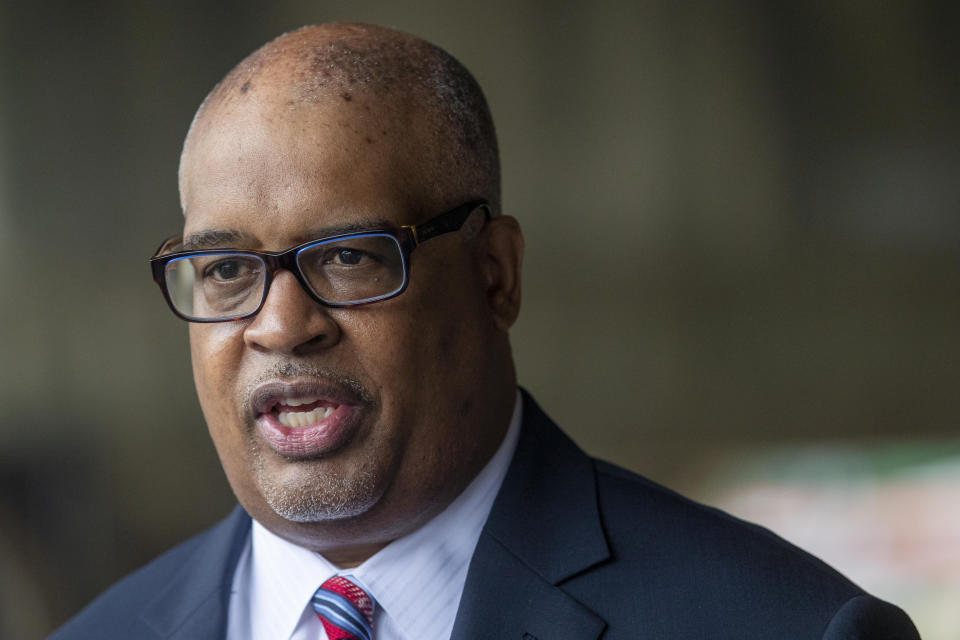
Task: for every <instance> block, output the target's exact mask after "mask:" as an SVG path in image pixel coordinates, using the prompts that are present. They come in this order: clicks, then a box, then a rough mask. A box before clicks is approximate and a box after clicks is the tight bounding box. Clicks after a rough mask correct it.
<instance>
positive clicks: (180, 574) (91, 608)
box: [50, 509, 249, 640]
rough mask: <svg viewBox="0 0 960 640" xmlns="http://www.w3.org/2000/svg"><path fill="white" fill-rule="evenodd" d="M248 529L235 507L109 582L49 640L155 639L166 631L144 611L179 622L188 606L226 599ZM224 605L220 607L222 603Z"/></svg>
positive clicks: (242, 514)
mask: <svg viewBox="0 0 960 640" xmlns="http://www.w3.org/2000/svg"><path fill="white" fill-rule="evenodd" d="M248 529H249V517H248V516H246V514H245V513H243V512H242V511H241V510H239V509H237V510H236V511H235V512H234V513H233V514H231V515H230V516H229V517H228V518H226V519H225V520H223V521H221V522H220V523H218V524H217V525H215V526H213V527H211V528H210V529H208V530H206V531H204V532H202V533H200V534H197V535H196V536H194V537H192V538H190V539H188V540H186V541H185V542H183V543H181V544H179V545H177V546H176V547H174V548H173V549H170V550H169V551H167V552H165V553H163V554H162V555H160V556H158V557H157V558H155V559H154V560H153V561H151V562H150V563H149V564H147V565H145V566H143V567H141V568H140V569H138V570H136V571H134V572H133V573H131V574H129V575H127V576H126V577H124V578H122V579H120V580H119V581H118V582H116V583H114V584H113V585H112V586H111V587H110V588H109V589H107V590H106V591H105V592H103V593H102V594H101V595H100V596H98V597H97V598H96V599H95V600H93V601H92V602H91V603H90V604H88V605H87V606H86V607H84V609H83V610H81V611H80V612H79V613H78V614H77V615H76V616H74V617H73V618H72V619H70V620H69V621H68V622H67V623H66V624H64V625H63V626H62V627H60V628H59V629H58V630H57V631H55V632H54V633H53V635H51V636H50V639H51V640H81V639H87V638H90V639H93V638H144V639H149V638H154V637H160V636H161V635H162V634H163V633H164V632H165V630H164V629H161V628H159V627H158V624H157V623H156V621H155V619H154V620H151V616H149V615H144V613H145V611H152V612H153V613H155V614H157V613H159V614H160V615H162V614H163V613H164V610H168V611H169V614H170V616H171V620H174V619H178V618H179V619H182V618H183V617H184V614H185V611H186V613H187V615H188V614H189V609H190V608H195V609H201V608H203V607H208V606H210V604H211V602H210V601H211V600H212V599H217V598H221V597H224V596H225V595H229V586H230V581H232V576H233V568H234V565H235V564H236V559H237V558H238V557H239V551H240V550H241V549H242V543H243V542H245V540H246V536H245V534H244V532H245V531H246V530H248ZM224 586H225V587H226V589H224V588H223V587H224ZM223 605H224V608H225V605H226V603H225V602H224V603H223ZM154 618H156V616H154ZM161 626H162V625H161Z"/></svg>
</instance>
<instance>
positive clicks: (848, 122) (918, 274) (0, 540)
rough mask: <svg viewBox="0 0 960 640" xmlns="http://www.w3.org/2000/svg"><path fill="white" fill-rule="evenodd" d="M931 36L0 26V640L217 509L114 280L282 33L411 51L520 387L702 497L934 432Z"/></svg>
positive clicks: (958, 278) (577, 15) (947, 98)
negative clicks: (455, 76) (474, 184)
mask: <svg viewBox="0 0 960 640" xmlns="http://www.w3.org/2000/svg"><path fill="white" fill-rule="evenodd" d="M958 13H960V12H958V10H957V9H956V7H955V5H953V4H948V3H935V2H899V3H884V4H883V5H882V6H877V5H875V4H874V3H867V2H824V1H820V2H811V3H803V6H789V7H783V6H779V4H778V3H746V2H733V1H728V2H718V3H693V2H691V3H675V2H636V1H627V0H598V1H595V2H591V3H574V2H545V1H542V0H540V1H537V0H522V1H517V0H511V1H509V2H508V1H501V0H493V1H491V2H486V3H472V4H471V3H450V2H440V1H439V0H433V1H426V2H421V3H418V5H417V7H416V8H415V9H414V8H411V7H406V6H403V5H401V3H396V2H386V1H379V0H356V1H354V2H332V1H331V2H307V1H305V0H301V1H294V0H283V1H278V2H270V3H266V2H253V1H249V0H248V1H245V2H235V3H233V5H232V8H231V9H230V10H227V9H225V8H224V5H223V4H222V3H195V2H171V3H146V2H121V1H120V0H114V1H106V0H105V1H101V2H93V3H73V2H44V3H28V2H16V1H14V2H6V3H3V4H0V273H2V275H3V282H4V285H5V287H4V292H3V295H2V298H0V329H2V331H0V336H2V337H0V340H2V343H0V346H2V353H3V366H2V367H0V409H2V413H0V415H2V420H0V480H2V485H0V486H2V487H3V488H2V489H0V558H2V559H3V560H2V562H3V564H2V565H0V621H2V622H0V635H2V636H3V637H30V636H32V635H39V634H42V633H43V632H45V631H46V630H48V629H50V628H51V627H52V626H53V625H56V624H59V623H60V622H62V621H63V620H65V619H66V617H68V616H69V615H71V614H72V613H74V612H75V611H76V610H77V609H78V608H79V607H80V606H81V605H82V604H83V603H84V602H86V601H87V600H89V599H90V598H91V597H92V596H93V595H94V594H96V593H97V592H99V591H100V590H102V589H103V588H104V587H105V586H106V585H108V584H109V583H110V582H111V581H113V580H114V579H116V578H117V577H118V576H119V575H121V574H123V573H124V572H126V571H128V570H130V569H132V568H134V567H135V566H137V565H139V564H141V563H143V562H144V561H146V560H148V559H149V558H151V557H153V556H154V555H156V554H157V553H158V552H160V551H161V550H163V549H164V548H166V547H168V546H170V545H171V544H173V543H174V542H175V541H177V540H180V539H182V538H184V537H186V536H187V535H189V534H190V533H192V532H195V531H197V530H199V529H200V528H202V527H204V526H206V525H208V524H210V523H212V522H214V521H215V520H216V519H218V518H219V517H220V516H221V515H223V514H224V513H225V512H226V511H227V510H228V509H229V508H230V507H231V505H232V503H233V499H232V496H231V495H230V492H229V489H228V487H227V486H226V482H225V481H224V479H223V477H222V473H221V471H220V469H219V465H218V462H217V459H216V455H215V453H214V451H213V447H212V446H211V445H210V443H209V441H208V438H207V435H206V433H205V427H204V424H203V421H202V418H201V416H200V413H199V409H198V406H197V402H196V400H195V398H194V395H193V389H192V381H191V377H190V375H191V374H190V365H189V359H188V351H187V345H186V328H185V326H184V325H183V324H182V323H181V322H179V321H178V320H176V319H175V318H174V317H173V316H172V315H171V314H170V313H169V312H168V311H167V309H166V308H165V306H164V304H163V302H162V300H161V298H160V295H159V292H158V291H157V290H156V288H155V286H154V285H153V283H152V282H151V281H150V277H149V274H148V267H147V262H146V261H147V258H148V257H149V256H150V255H151V253H152V251H153V250H154V249H155V247H156V245H157V244H158V243H159V241H160V240H161V239H162V238H164V237H166V236H167V235H169V234H170V233H172V232H174V231H176V230H177V228H178V225H179V224H180V214H179V206H178V197H177V189H176V166H177V161H178V155H179V151H180V145H181V142H182V138H183V135H184V133H185V131H186V128H187V126H188V124H189V122H190V119H191V117H192V114H193V111H194V109H195V108H196V106H197V105H198V104H199V103H200V101H201V100H202V99H203V97H204V95H205V94H206V92H207V91H208V90H209V89H210V88H211V87H212V86H213V84H214V83H215V82H216V81H217V80H218V79H219V78H220V77H221V76H222V75H223V74H224V73H225V72H226V71H227V70H228V69H229V68H230V67H231V66H232V65H233V64H234V63H236V62H237V61H239V60H240V59H241V58H242V57H243V56H245V55H246V54H247V53H249V52H250V51H252V50H253V49H254V48H256V47H257V46H259V45H260V44H261V43H263V42H264V41H266V40H268V39H270V38H272V37H273V36H275V35H277V34H279V33H280V32H282V31H285V30H289V29H292V28H295V27H297V26H300V25H302V24H306V23H313V22H321V21H327V20H356V21H369V22H376V23H380V24H385V25H388V26H395V27H398V28H401V29H404V30H408V31H411V32H413V33H416V34H418V35H420V36H423V37H425V38H427V39H429V40H432V41H434V42H436V43H438V44H440V45H441V46H443V47H445V48H446V49H447V50H449V51H450V52H451V53H453V54H454V55H456V56H457V57H458V58H459V59H461V60H462V61H463V62H464V63H465V64H466V65H467V66H468V67H469V68H470V69H471V70H472V71H473V72H474V73H475V74H476V76H477V78H478V79H479V81H480V83H481V85H483V86H484V88H485V89H486V91H487V95H488V98H489V100H490V103H491V107H492V109H493V112H494V117H495V120H496V122H497V125H498V130H499V134H500V139H501V149H502V154H503V169H504V203H505V209H506V211H507V212H508V213H511V214H513V215H515V216H516V217H518V218H519V219H520V221H521V223H522V225H523V227H524V230H525V233H526V237H527V246H528V253H527V258H526V262H525V280H524V287H525V292H524V309H523V312H522V314H521V319H520V321H519V323H518V326H517V327H516V330H515V334H514V345H515V351H516V355H517V361H518V368H519V371H520V378H521V381H522V383H523V384H524V385H525V386H526V387H527V388H529V389H530V390H531V391H532V392H533V393H534V394H535V396H536V397H537V398H538V399H539V400H540V402H541V403H542V404H543V405H544V406H545V408H546V409H547V410H548V411H549V412H550V413H551V414H552V415H553V417H554V418H555V419H557V420H558V421H559V422H560V423H561V424H562V425H564V426H565V428H566V429H568V430H569V431H570V433H571V434H572V435H573V436H574V437H575V438H576V439H577V440H578V441H579V442H580V443H581V444H582V445H583V446H584V447H585V448H586V449H587V450H588V451H590V452H591V453H593V454H595V455H599V456H602V457H605V458H608V459H612V460H614V461H615V462H618V463H620V464H623V465H625V466H627V467H630V468H633V469H635V470H638V471H641V472H643V473H646V474H647V475H650V476H652V477H654V478H655V479H658V480H661V481H665V482H668V483H670V484H672V485H675V486H679V487H681V488H683V489H684V490H686V491H687V492H689V493H691V494H693V495H694V496H705V495H708V493H709V492H708V491H707V490H706V488H707V487H709V486H710V484H711V483H712V482H713V480H714V475H711V474H714V473H717V471H716V469H717V468H718V467H717V466H716V465H715V464H713V461H714V460H715V459H716V458H717V457H718V456H721V457H722V456H724V455H726V456H727V458H724V459H728V458H729V452H730V451H738V452H743V451H747V452H748V453H746V454H743V455H747V456H749V455H750V454H749V451H754V450H757V451H759V450H763V449H764V448H765V447H787V448H790V447H792V446H807V445H809V444H811V443H821V444H823V443H826V444H827V445H829V444H830V443H843V444H844V446H853V447H860V446H863V447H868V446H871V445H874V444H875V443H877V442H883V443H892V444H893V445H894V446H896V445H897V443H902V442H907V441H917V440H921V441H923V440H929V441H936V442H955V441H957V440H960V436H958V434H957V432H956V428H955V427H956V419H955V416H956V415H957V413H958V410H960V394H957V393H955V390H954V387H955V386H956V383H957V380H958V378H960V376H958V373H960V357H958V356H960V342H958V340H957V339H956V336H957V327H958V326H960V324H958V321H960V296H958V295H957V293H958V286H957V285H958V284H960V261H958V253H957V250H958V248H960V215H958V212H960V188H958V186H957V177H956V176H957V169H958V168H960V144H958V142H960V140H958V138H960V126H958V125H960V122H958V119H960V116H958V114H960V87H958V82H957V69H956V62H955V61H956V60H958V59H960V55H958V54H960V45H958V41H957V39H956V37H955V34H954V33H953V27H954V25H956V24H957V23H958V18H960V16H958ZM9 585H15V587H10V586H9ZM16 585H18V586H16Z"/></svg>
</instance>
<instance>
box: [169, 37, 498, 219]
mask: <svg viewBox="0 0 960 640" xmlns="http://www.w3.org/2000/svg"><path fill="white" fill-rule="evenodd" d="M248 102H271V103H274V104H282V105H283V106H284V107H285V108H286V109H288V110H290V111H299V110H301V109H307V110H309V109H312V108H316V109H319V108H324V107H329V106H330V105H331V104H335V103H340V106H343V107H349V106H356V108H357V109H358V112H357V113H358V115H362V116H363V117H365V118H367V119H369V118H370V117H371V116H370V114H371V113H373V114H374V115H373V116H372V117H374V118H376V119H377V120H378V121H380V122H382V123H383V126H380V127H377V128H376V129H375V130H374V129H370V128H369V127H368V128H367V129H366V132H365V134H364V137H363V140H362V141H363V142H365V143H367V144H374V143H376V142H379V141H385V142H392V143H393V144H394V145H396V144H398V143H399V144H404V145H405V146H407V147H408V148H410V147H411V143H413V145H414V146H416V147H417V149H416V150H415V152H416V153H415V155H417V157H414V158H412V161H413V162H414V163H415V164H417V165H418V166H420V168H421V169H422V170H423V171H421V172H420V174H421V177H420V179H421V180H425V181H426V182H427V183H428V184H424V185H421V186H422V187H423V188H425V189H428V190H429V191H432V192H433V193H432V195H433V196H434V197H435V198H437V199H440V200H444V199H446V200H450V201H455V200H462V199H466V198H484V199H486V200H487V201H489V202H490V203H491V205H492V209H493V211H494V213H499V210H500V165H499V156H498V150H497V140H496V134H495V131H494V126H493V120H492V118H491V116H490V111H489V108H488V106H487V103H486V100H485V98H484V96H483V92H482V90H481V89H480V86H479V85H478V84H477V82H476V80H475V79H474V78H473V76H472V75H471V74H470V72H469V71H467V69H466V68H465V67H464V66H463V65H461V64H460V63H459V62H458V61H457V60H456V59H455V58H453V57H452V56H451V55H450V54H448V53H447V52H445V51H444V50H442V49H440V48H439V47H437V46H435V45H432V44H430V43H429V42H426V41H424V40H421V39H419V38H416V37H414V36H411V35H409V34H406V33H403V32H400V31H395V30H392V29H386V28H383V27H377V26H373V25H363V24H336V23H335V24H324V25H319V26H310V27H303V28H301V29H298V30H296V31H293V32H291V33H287V34H284V35H282V36H280V37H278V38H276V39H275V40H273V41H271V42H269V43H267V44H266V45H264V46H263V47H261V48H260V49H258V50H257V51H255V52H254V53H252V54H251V55H249V56H248V57H247V58H246V59H244V60H243V61H241V62H240V63H239V64H238V65H237V66H236V67H234V68H233V69H232V70H231V71H230V72H229V73H228V74H227V75H226V76H225V77H224V78H223V80H221V81H220V83H218V84H217V86H216V87H214V89H213V90H212V91H211V92H210V94H209V95H208V96H207V98H206V99H205V100H204V102H203V104H202V105H201V106H200V109H199V110H198V111H197V114H196V116H195V118H194V122H193V124H192V125H191V128H190V132H189V133H188V135H187V140H186V142H185V144H184V153H185V154H186V153H187V152H188V149H189V146H190V143H191V138H192V137H193V136H194V134H195V133H196V132H197V130H202V129H203V128H204V126H205V124H206V123H207V121H208V120H213V119H216V117H217V115H218V114H221V113H223V111H224V110H231V109H233V108H236V107H240V108H242V107H243V105H244V103H248ZM351 103H353V104H351ZM360 110H363V111H365V112H366V113H365V114H361V113H360ZM413 132H415V133H416V136H415V138H416V139H415V140H414V136H412V133H413ZM391 137H393V138H394V139H393V140H389V138H391Z"/></svg>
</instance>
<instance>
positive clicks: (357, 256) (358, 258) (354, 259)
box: [330, 249, 370, 266]
mask: <svg viewBox="0 0 960 640" xmlns="http://www.w3.org/2000/svg"><path fill="white" fill-rule="evenodd" d="M369 259H370V255H369V254H368V253H367V252H366V251H360V250H359V249H337V251H336V253H334V254H333V256H332V257H331V260H330V262H332V263H333V264H342V265H347V266H356V265H359V264H360V263H362V262H364V261H365V260H369Z"/></svg>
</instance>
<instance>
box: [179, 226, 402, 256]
mask: <svg viewBox="0 0 960 640" xmlns="http://www.w3.org/2000/svg"><path fill="white" fill-rule="evenodd" d="M394 227H396V225H395V224H393V223H391V222H390V221H389V220H384V219H377V220H364V221H361V222H347V223H344V224H338V225H332V226H329V227H323V228H322V229H316V230H313V231H311V232H308V233H304V234H303V237H302V238H301V239H300V240H301V241H302V242H309V241H310V240H319V239H322V238H329V237H331V236H339V235H343V234H346V233H363V232H365V231H374V230H377V229H391V228H394ZM254 242H255V239H254V237H253V236H252V235H250V234H249V233H245V232H243V231H239V230H236V229H211V230H206V231H197V232H195V233H191V234H190V235H188V236H184V238H183V244H182V245H181V251H196V250H198V249H226V248H231V249H240V248H243V247H249V246H252V245H253V244H254Z"/></svg>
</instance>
